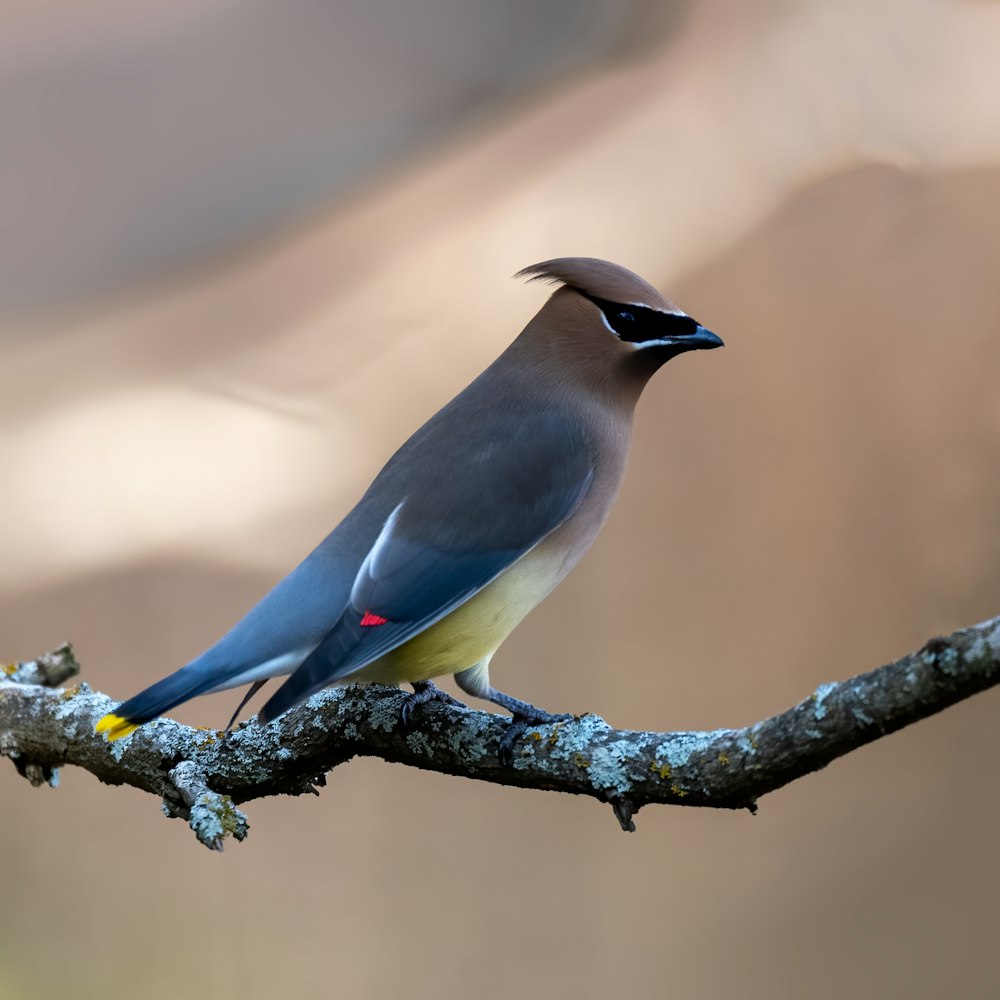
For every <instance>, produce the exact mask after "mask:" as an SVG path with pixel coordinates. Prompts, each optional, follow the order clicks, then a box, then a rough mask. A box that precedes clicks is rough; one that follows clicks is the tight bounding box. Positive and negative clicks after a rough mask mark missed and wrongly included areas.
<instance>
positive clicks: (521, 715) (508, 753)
mask: <svg viewBox="0 0 1000 1000" xmlns="http://www.w3.org/2000/svg"><path fill="white" fill-rule="evenodd" d="M521 704H522V705H524V708H526V709H530V711H524V710H522V709H516V710H514V716H513V718H512V719H511V720H510V722H509V724H508V725H507V729H506V730H505V732H504V734H503V736H501V737H500V745H499V746H498V747H497V757H498V758H499V760H500V763H501V764H502V765H503V766H504V767H513V765H514V747H515V746H517V743H518V740H520V739H521V737H522V736H523V735H524V734H525V733H526V732H527V731H528V730H529V729H532V728H533V727H534V726H544V725H547V724H549V723H552V722H568V721H569V720H570V719H572V718H573V716H572V715H570V714H569V713H568V712H562V713H560V714H558V715H554V714H553V713H552V712H546V711H543V710H542V709H540V708H535V706H534V705H528V704H527V703H525V702H522V703H521Z"/></svg>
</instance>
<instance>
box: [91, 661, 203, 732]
mask: <svg viewBox="0 0 1000 1000" xmlns="http://www.w3.org/2000/svg"><path fill="white" fill-rule="evenodd" d="M217 683H218V677H217V676H206V671H205V670H203V669H202V670H199V669H197V668H196V667H195V664H194V663H189V664H188V665H187V666H184V667H181V668H180V670H175V671H174V672H173V673H172V674H170V675H169V676H167V677H164V678H163V680H161V681H157V682H156V683H155V684H153V685H152V686H150V687H148V688H146V690H145V691H140V692H139V693H138V694H137V695H135V697H133V698H129V700H128V701H124V702H122V703H121V704H120V705H119V706H118V707H117V708H116V709H115V710H114V711H113V712H109V713H108V714H107V715H105V716H104V718H103V719H101V721H100V722H98V723H97V727H96V732H98V733H105V734H106V736H107V739H108V741H109V742H112V743H113V742H114V741H115V740H120V739H121V738H122V737H123V736H128V735H129V733H133V732H135V730H136V729H138V728H139V726H141V725H142V724H143V723H144V722H149V721H150V720H151V719H155V718H157V717H158V716H160V715H163V713H164V712H168V711H170V709H172V708H173V707H174V706H175V705H179V704H181V702H184V701H188V700H189V699H191V698H195V697H197V696H198V695H199V694H204V693H205V692H206V691H208V690H209V689H210V688H211V687H212V686H213V685H214V684H217Z"/></svg>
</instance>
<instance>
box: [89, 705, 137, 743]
mask: <svg viewBox="0 0 1000 1000" xmlns="http://www.w3.org/2000/svg"><path fill="white" fill-rule="evenodd" d="M138 728H139V726H138V724H137V723H135V722H129V720H128V719H125V718H122V716H120V715H115V713H114V712H109V713H108V714H107V715H106V716H104V718H103V719H101V721H100V722H98V723H97V726H96V727H95V728H94V732H95V733H105V734H107V739H108V742H109V743H114V741H115V740H120V739H121V738H122V737H123V736H128V734H129V733H134V732H135V731H136V730H137V729H138Z"/></svg>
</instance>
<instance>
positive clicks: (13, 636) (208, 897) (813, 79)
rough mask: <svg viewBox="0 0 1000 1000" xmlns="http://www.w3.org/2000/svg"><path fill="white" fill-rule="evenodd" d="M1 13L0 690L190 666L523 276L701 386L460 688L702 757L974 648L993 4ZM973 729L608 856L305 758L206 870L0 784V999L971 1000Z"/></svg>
mask: <svg viewBox="0 0 1000 1000" xmlns="http://www.w3.org/2000/svg"><path fill="white" fill-rule="evenodd" d="M0 13H2V17H3V31H2V33H0V136H2V140H0V141H2V147H3V148H2V154H0V230H2V231H3V233H4V236H3V239H2V241H0V324H2V327H3V341H2V357H0V365H2V376H3V379H2V384H3V393H2V394H0V434H2V444H0V449H2V451H0V462H2V468H3V507H2V510H3V515H4V516H3V517H2V519H0V601H2V605H0V612H2V618H0V626H2V628H0V659H4V660H10V659H16V658H20V659H27V658H30V657H32V656H34V655H35V654H37V653H39V652H42V651H44V650H46V649H48V648H51V647H52V646H54V645H55V644H56V643H58V642H59V641H61V640H62V639H64V638H69V639H71V640H73V641H74V643H75V644H76V648H77V651H78V654H79V656H80V658H81V660H82V662H83V664H84V672H85V679H86V680H88V681H89V682H90V683H91V684H92V685H93V686H95V687H97V688H99V689H101V690H104V691H106V692H108V693H110V694H112V695H114V696H117V697H125V696H127V695H130V694H133V693H134V692H135V691H136V690H137V689H138V688H140V687H142V686H144V685H145V684H146V683H148V682H150V681H152V680H153V679H155V678H157V677H159V676H161V675H162V674H163V673H165V672H167V671H169V670H171V669H173V668H174V667H176V666H177V665H179V664H180V663H182V662H184V661H185V660H186V659H188V658H189V657H191V656H192V655H194V654H195V653H197V652H199V651H200V650H201V649H202V648H203V647H204V646H206V645H207V644H208V643H210V642H211V641H213V640H214V639H215V638H217V637H218V635H220V634H221V632H222V631H224V630H225V629H227V628H228V627H229V626H230V625H231V624H232V622H233V621H234V620H235V619H236V618H237V617H238V616H240V615H241V614H242V613H243V612H244V611H245V610H246V609H247V608H248V607H249V606H250V604H251V603H252V602H253V601H254V600H255V599H256V598H257V597H259V596H260V595H262V594H263V593H264V592H265V591H266V590H267V589H268V588H269V587H270V586H271V585H272V584H273V583H274V582H275V581H276V580H277V579H278V577H280V576H281V575H282V574H283V573H284V572H286V571H287V570H288V569H289V568H290V567H292V566H293V565H294V564H295V563H297V562H298V561H299V559H301V558H302V557H303V556H304V555H305V554H306V552H307V551H308V550H309V549H310V548H311V547H312V546H313V545H314V544H315V543H316V542H318V541H319V539H320V538H321V537H322V536H323V535H324V534H325V533H326V531H327V530H328V529H329V528H330V527H331V526H332V525H333V524H334V523H335V522H336V521H337V520H338V519H339V518H340V517H341V516H342V515H343V513H345V512H346V510H347V509H348V507H349V506H350V504H351V503H352V502H353V500H354V499H356V497H357V496H358V494H359V493H360V491H361V490H362V488H363V487H364V486H365V485H366V484H367V482H368V481H369V478H370V477H371V476H372V475H373V474H374V472H375V471H376V470H377V469H378V467H379V466H380V464H381V463H382V461H384V459H385V458H386V457H387V455H388V454H389V453H390V452H391V450H392V449H393V448H394V447H395V446H396V445H398V444H399V443H400V442H401V441H402V440H403V439H404V438H405V437H406V436H407V434H408V433H409V432H410V431H411V430H412V429H414V428H415V427H416V426H417V424H418V423H419V422H420V421H421V420H423V419H424V418H426V417H427V416H428V415H429V414H430V413H432V412H433V411H434V410H435V409H436V408H437V407H438V406H439V405H441V404H442V403H443V402H445V401H446V400H447V399H448V398H449V397H450V395H451V394H452V393H454V392H455V391H456V390H458V389H459V388H461V387H462V386H463V385H464V384H465V383H466V382H467V380H468V379H469V378H470V377H471V376H472V375H473V374H475V373H476V372H477V371H479V370H480V369H481V368H482V367H483V366H484V365H485V364H486V363H488V362H489V361H490V360H491V359H492V358H493V357H494V356H495V354H496V353H497V352H498V351H499V350H500V349H501V348H502V347H503V346H504V345H505V344H506V343H507V342H508V341H509V340H510V339H511V337H512V336H513V335H514V334H515V333H516V332H517V331H518V330H519V329H520V327H521V325H522V324H523V323H524V322H525V321H526V320H527V318H528V317H529V316H530V315H531V314H532V313H533V311H534V310H535V309H536V308H537V307H538V306H539V305H540V303H541V301H542V298H543V295H544V292H543V290H541V289H539V288H532V287H526V286H524V285H522V284H519V283H515V282H512V281H510V280H509V277H508V276H509V275H510V274H511V273H512V272H513V271H515V270H516V269H518V268H519V267H522V266H524V265H526V264H529V263H532V262H534V261H537V260H542V259H545V258H547V257H551V256H556V255H563V254H589V255H597V256H603V257H608V258H611V259H613V260H617V261H620V262H621V263H624V264H626V265H628V266H631V267H633V268H634V269H636V270H638V271H639V272H640V273H642V274H643V275H645V276H646V277H648V278H649V279H650V280H652V281H653V282H654V283H656V284H657V285H659V286H660V287H661V288H663V289H664V290H665V291H666V292H667V293H668V294H669V295H670V296H671V297H672V298H674V299H675V300H676V301H678V302H679V303H681V304H682V306H683V307H684V308H686V309H687V310H689V311H690V312H691V313H693V314H694V315H696V316H698V318H699V319H701V320H702V321H703V322H705V323H706V324H707V325H709V326H710V327H711V328H713V329H714V330H716V331H717V332H718V333H720V334H721V335H722V336H723V337H724V338H725V340H726V343H727V347H726V350H725V351H722V352H719V353H713V354H711V355H696V356H688V357H684V358H681V359H680V360H678V361H676V362H674V363H672V364H671V365H670V366H669V367H668V368H667V369H666V370H665V371H664V372H662V373H661V375H660V376H659V377H658V378H657V379H656V380H655V381H654V382H653V384H652V385H651V386H650V389H649V390H648V392H647V395H646V397H645V399H644V401H643V404H642V406H641V407H640V413H639V420H638V427H637V436H636V442H635V448H634V453H633V457H632V463H631V471H630V475H629V478H628V481H627V484H626V487H625V489H624V492H623V495H622V498H621V500H620V502H619V504H618V506H617V508H616V510H615V513H614V515H613V516H612V519H611V521H610V522H609V524H608V526H607V528H606V530H605V532H604V534H603V535H602V537H601V539H600V540H599V542H598V543H597V545H596V546H595V548H594V550H593V552H592V553H591V554H590V555H589V556H588V557H587V559H586V560H585V561H584V563H583V564H582V565H581V567H580V568H579V569H578V570H577V572H576V573H575V574H574V575H573V576H572V577H571V578H570V580H568V581H567V582H566V583H565V584H564V585H563V586H562V587H561V588H560V590H559V591H558V592H557V594H556V595H554V596H553V598H552V599H551V600H550V601H549V602H548V603H547V604H546V606H545V607H546V609H547V613H545V614H537V613H536V614H535V615H534V616H532V617H531V618H530V619H529V620H528V621H527V622H526V623H525V624H524V626H522V628H521V629H520V630H519V631H518V632H517V633H516V634H515V635H514V637H512V639H511V640H510V641H509V642H508V643H507V644H506V646H505V647H504V649H503V651H502V652H501V654H500V655H499V656H498V657H497V660H496V661H495V664H494V670H495V676H496V678H497V680H498V681H499V683H500V684H501V686H502V687H503V688H504V689H505V690H509V691H511V692H513V693H515V694H517V695H519V696H522V697H525V698H528V699H530V700H532V701H535V702H537V703H539V704H542V705H546V706H549V707H551V708H553V709H558V710H572V711H585V710H589V711H594V712H597V713H599V714H601V715H603V716H605V717H606V718H607V719H608V720H609V721H611V722H613V723H614V724H616V725H619V726H631V727H643V728H659V729H674V728H682V729H683V728H714V727H718V726H730V725H732V726H735V725H743V724H745V723H748V722H751V721H753V720H755V719H758V718H761V717H763V716H765V715H767V714H770V713H772V712H775V711H778V710H781V709H783V708H784V707H786V706H787V705H789V704H791V703H792V702H794V701H796V700H798V699H800V698H802V697H804V696H805V695H806V694H808V692H810V691H811V690H812V689H813V688H814V687H815V686H816V685H817V684H819V683H821V682H823V681H828V680H831V679H836V678H840V677H844V676H847V675H849V674H852V673H856V672H858V671H860V670H863V669H868V668H870V667H872V666H875V665H877V664H878V663H880V662H883V661H885V660H887V659H891V658H893V657H894V656H896V655H898V654H901V653H903V652H905V651H907V650H909V649H911V648H914V647H916V646H918V645H919V644H920V643H921V642H923V641H924V640H925V639H926V638H928V637H929V636H931V635H933V634H936V633H940V632H945V631H949V630H951V629H953V628H955V627H958V626H960V625H963V624H971V623H973V622H975V621H978V620H981V619H983V618H985V617H988V616H990V615H994V614H997V613H1000V392H998V391H997V369H998V364H1000V340H998V333H1000V59H998V58H997V53H998V51H1000V4H997V3H995V2H987V0H979V2H975V0H965V2H957V0H953V2H943V0H908V2H907V0H899V2H892V0H874V2H871V0H868V2H865V0H845V2H841V3H837V4H832V3H829V2H826V0H801V2H795V0H771V2H761V3H754V4H741V3H738V2H736V0H733V2H723V0H704V2H695V3H693V4H691V5H689V6H681V7H672V6H671V7H668V6H667V5H663V4H657V3H654V2H642V0H634V2H621V3H617V4H613V5H609V4H602V3H598V2H590V3H587V2H581V0H575V2H571V0H565V2H558V0H552V2H546V3H542V4H538V3H531V2H528V0H524V2H517V0H504V2H503V3H495V2H487V0H480V2H469V0H465V2H458V0H414V2H412V3H408V4H394V3H388V2H386V0H382V2H377V3H365V4H362V3H360V2H358V3H328V4H323V3H307V2H305V0H295V2H284V3H277V2H266V0H245V2H242V3H236V2H233V0H208V2H205V0H202V2H194V0H184V2H176V0H175V2H173V3H170V4H168V3H163V2H150V3H146V4H143V5H136V6H132V5H126V4H121V3H117V2H113V0H88V2H85V3H77V4H74V5H73V6H72V8H71V9H66V8H65V7H64V5H60V4H55V3H38V2H37V0H33V2H30V3H29V2H24V0H17V2H11V0H8V2H6V3H4V4H3V5H2V7H0ZM626 619H627V622H628V625H627V627H625V625H624V624H623V622H625V621H626ZM233 702H234V698H233V697H232V696H229V697H220V698H215V699H206V700H202V701H198V702H196V703H194V704H191V705H187V706H184V708H183V709H181V710H178V712H177V713H176V714H177V716H178V717H179V718H182V719H184V720H185V721H190V722H196V723H198V724H202V725H221V724H222V723H223V722H224V721H225V719H226V718H227V716H228V712H229V710H230V709H231V707H232V705H233ZM998 715H1000V713H998V701H997V695H996V694H995V693H988V694H986V695H984V696H981V697H979V698H976V699H974V700H973V701H970V702H967V703H966V704H964V705H961V706H959V707H957V708H955V709H952V710H951V711H949V712H948V713H946V714H945V715H943V716H941V717H938V718H936V719H933V720H930V721H928V722H925V723H922V724H920V725H918V726H915V727H913V728H911V729H908V730H906V731H905V732H903V733H901V734H899V735H897V736H894V737H892V738H890V739H887V740H884V741H881V742H879V743H878V744H876V745H874V746H872V747H870V748H867V749H865V750H862V751H860V752H858V753H855V754H853V755H851V756H850V757H848V758H847V759H845V760H843V761H840V762H838V763H837V764H835V765H833V766H832V767H831V768H829V769H828V770H827V771H826V772H824V773H821V774H818V775H814V776H812V777H810V778H808V779H805V780H803V781H801V782H798V783H797V784H795V785H793V786H791V787H789V788H787V789H784V790H782V791H780V792H778V793H776V794H774V795H772V796H770V797H769V798H767V799H765V800H764V801H763V802H762V804H761V805H762V808H761V812H760V814H759V815H758V816H757V817H756V818H753V819H752V818H751V817H750V816H749V815H746V814H728V813H709V812H696V811H693V810H690V811H686V810H680V809H672V810H668V809H652V808H651V809H647V810H646V811H644V812H642V813H641V814H640V815H639V816H638V827H639V829H638V832H637V833H636V834H634V835H632V836H625V835H623V834H622V833H621V832H620V831H619V830H618V828H617V824H616V822H615V821H614V819H613V817H612V815H611V812H610V810H609V809H607V808H602V807H599V806H598V805H596V804H595V803H593V802H590V801H578V800H575V799H571V798H568V797H560V796H557V795H552V794H539V793H530V792H520V791H515V790H509V789H501V788H494V787H488V786H486V785H479V784H475V783H471V782H463V781H460V780H457V779H452V778H446V777H441V776H437V775H431V774H424V773H421V772H417V771H413V770H408V769H404V768H400V767H390V766H388V765H385V764H383V763H381V762H378V761H355V762H353V763H352V764H350V765H349V766H347V767H344V768H341V769H339V770H337V771H336V772H334V773H333V774H332V775H331V777H330V784H329V787H328V788H327V789H326V790H325V791H324V793H323V794H322V796H321V797H320V798H319V799H308V800H306V799H299V800H291V799H283V800H272V801H267V802H259V803H253V804H251V805H250V806H249V807H248V808H249V814H250V819H251V823H252V832H251V836H250V839H249V840H248V841H247V842H246V843H245V844H243V845H235V844H234V845H231V846H230V847H228V849H227V850H226V853H225V854H224V855H222V856H217V855H212V854H210V853H209V852H207V851H205V850H203V849H201V848H200V847H198V845H197V844H196V843H195V841H194V839H193V837H192V836H191V834H190V832H189V831H188V830H187V829H186V827H185V826H184V825H183V824H181V823H179V822H169V823H168V822H165V821H164V820H163V818H162V817H161V816H160V814H159V811H158V809H157V807H156V803H155V801H154V800H153V799H151V798H150V797H148V796H143V795H140V794H138V793H135V792H132V791H129V790H122V789H109V788H105V787H103V786H100V785H98V783H97V782H96V781H95V780H94V779H93V778H91V777H90V776H89V775H86V774H82V773H78V772H74V771H71V770H69V771H65V772H64V773H63V781H62V785H61V787H60V788H59V789H58V790H56V791H52V790H48V789H45V790H41V791H36V790H33V789H31V788H30V787H29V786H28V785H27V783H26V782H24V781H22V780H20V779H19V778H17V777H16V775H15V773H14V771H13V768H11V767H9V766H7V767H3V768H0V810H2V812H0V867H2V880H3V881H2V896H0V1000H22V998H23V1000H45V998H49V997H53V998H54V997H60V998H63V997H73V998H81V1000H89V998H97V997H104V996H107V995H130V996H136V997H144V998H145V997H149V998H154V1000H159V998H168V997H169V998H173V997H175V996H177V995H178V994H186V995H197V996H213V997H224V998H228V997H234V998H235V997H240V998H258V997H260V998H263V997H271V996H285V995H298V996H305V997H313V996H333V997H349V998H383V997H388V996H394V995H400V994H405V995H407V996H412V997H415V998H424V997H428V998H429V997H435V998H449V1000H450V998H466V997H482V998H487V1000H492V998H509V997H510V996H511V995H519V996H531V997H534V996H546V997H569V996H575V997H607V996H619V995H629V996H635V997H667V996H670V997H708V998H714V997H728V996H732V995H738V996H741V997H751V998H763V997H816V998H839V997H845V996H860V997H928V998H930V997H940V996H952V997H956V996H957V997H995V996H996V995H998V992H1000V952H998V950H997V948H996V943H995V942H996V939H997V931H998V922H1000V918H998V913H1000V906H998V894H1000V861H998V853H997V843H998V836H1000V802H998V796H997V783H996V778H995V766H994V765H995V731H996V725H997V721H998Z"/></svg>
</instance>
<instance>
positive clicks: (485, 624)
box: [350, 543, 570, 684]
mask: <svg viewBox="0 0 1000 1000" xmlns="http://www.w3.org/2000/svg"><path fill="white" fill-rule="evenodd" d="M553 549H558V550H561V551H553ZM569 568H570V567H569V566H568V565H567V555H566V552H565V550H563V549H562V546H551V545H547V544H546V543H542V545H540V546H539V547H538V548H537V549H534V550H533V551H531V552H529V553H528V554H527V555H526V556H524V557H523V558H522V559H520V560H519V561H518V562H516V563H514V565H513V566H511V568H510V569H508V570H507V571H506V572H504V573H502V574H501V575H500V576H498V577H497V578H496V579H495V580H494V581H493V582H492V583H491V584H489V585H488V586H486V587H484V588H483V589H482V590H481V591H480V592H479V593H478V594H476V595H475V597H472V598H470V599H469V600H468V601H466V602H465V604H463V605H461V606H460V607H458V608H456V609H455V610H454V611H452V613H451V614H450V615H448V616H447V617H446V618H442V619H441V621H439V622H437V623H436V624H435V625H432V626H431V627H430V628H429V629H426V630H425V631H423V632H421V633H420V634H419V635H415V636H414V637H413V638H412V639H410V640H409V641H408V642H404V643H403V645H402V646H398V647H397V648H396V649H394V650H392V651H391V652H389V653H386V654H385V656H383V657H380V658H379V659H378V660H376V661H375V662H374V663H369V664H368V666H367V667H365V668H364V669H363V670H360V671H358V673H356V674H354V675H353V676H352V677H351V678H350V680H365V681H376V682H378V683H382V684H398V683H400V682H402V681H426V680H430V679H431V678H432V677H440V676H441V675H442V674H455V673H458V672H459V671H461V670H467V669H468V668H469V667H472V666H475V665H476V664H477V663H480V662H481V661H483V660H485V659H487V658H488V657H490V656H492V655H493V653H495V652H496V650H497V647H499V645H500V644H501V643H502V642H503V641H504V639H506V638H507V636H508V635H510V633H511V632H512V631H513V630H514V628H515V627H516V626H517V625H518V624H519V623H520V622H521V620H522V619H523V618H524V616H525V615H527V614H528V612H529V611H531V610H532V608H534V607H535V606H536V605H537V604H538V603H539V602H540V601H542V600H543V599H544V598H545V597H546V596H547V595H548V594H549V593H550V592H551V591H552V589H553V588H554V587H555V586H556V584H557V583H559V581H560V580H561V579H562V578H563V577H564V576H565V575H566V573H567V572H568V570H569Z"/></svg>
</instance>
